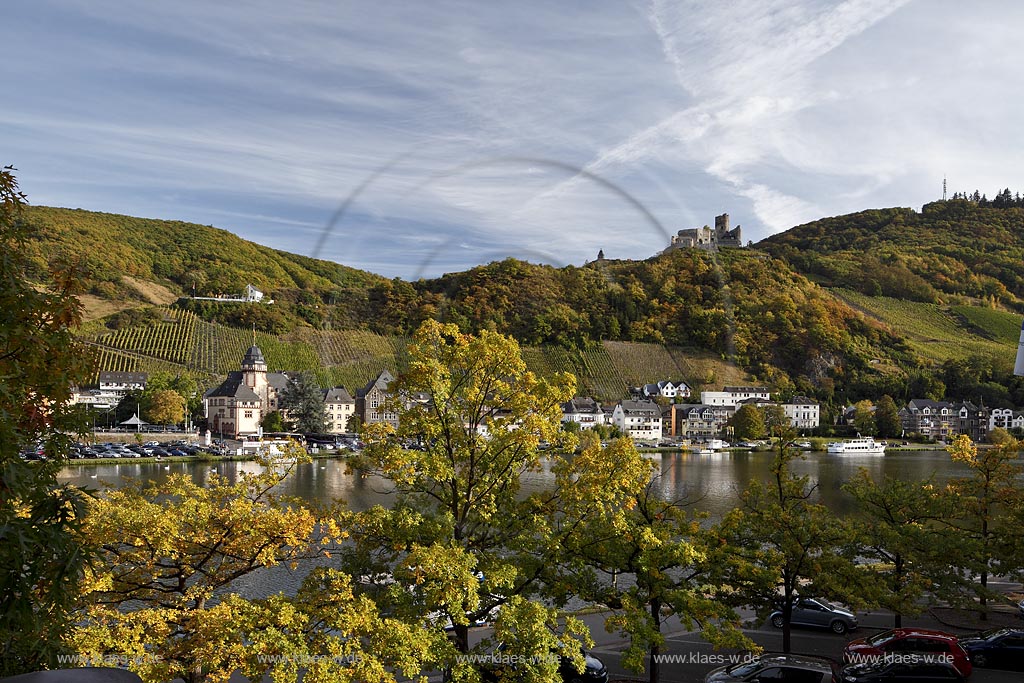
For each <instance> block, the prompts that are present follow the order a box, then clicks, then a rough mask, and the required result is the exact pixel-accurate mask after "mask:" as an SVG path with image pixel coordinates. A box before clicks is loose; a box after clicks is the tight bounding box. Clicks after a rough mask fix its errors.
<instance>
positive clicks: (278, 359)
mask: <svg viewBox="0 0 1024 683" xmlns="http://www.w3.org/2000/svg"><path fill="white" fill-rule="evenodd" d="M25 220H27V221H28V222H29V223H30V224H31V226H32V227H33V228H34V230H35V234H36V240H35V241H34V242H33V244H32V245H31V246H32V249H33V255H34V258H33V264H34V265H33V268H35V269H36V270H38V271H40V272H41V271H42V269H43V268H44V267H45V266H46V263H47V262H48V261H49V260H50V259H51V258H52V257H54V256H63V257H69V258H71V259H77V260H78V262H79V264H80V266H81V267H82V268H83V271H82V272H83V274H84V275H83V277H84V281H85V284H86V285H87V288H88V290H89V292H90V294H89V295H87V297H86V298H85V301H86V303H87V305H88V306H89V307H90V308H91V310H92V311H93V317H94V318H96V319H95V320H94V321H93V322H91V323H90V324H89V325H88V326H87V328H86V330H84V331H83V334H85V335H86V336H87V337H88V339H89V341H90V342H91V343H92V344H93V345H94V348H95V349H96V350H97V353H98V354H99V358H100V360H101V366H102V367H103V368H104V369H129V368H132V369H135V368H138V369H162V370H171V369H175V370H177V371H179V372H188V373H192V374H195V375H196V376H200V377H206V378H209V379H208V381H213V380H214V379H215V378H217V377H219V376H222V375H223V374H224V373H225V372H227V371H229V370H232V369H234V368H235V367H236V365H237V363H238V359H239V358H241V354H242V353H243V352H244V349H245V347H246V346H247V345H248V344H250V343H251V342H252V335H253V330H254V329H255V330H256V335H257V342H258V343H259V344H260V345H261V347H262V348H263V349H264V353H265V354H266V355H267V358H268V361H269V362H270V363H271V365H272V366H273V367H277V368H280V369H292V370H303V369H308V370H312V371H313V372H315V373H316V374H317V375H318V377H319V378H320V381H321V382H322V383H323V384H344V385H345V386H349V387H353V386H358V385H361V384H363V383H365V382H366V381H367V380H368V379H370V378H371V377H372V376H373V375H375V374H376V373H377V372H379V371H380V370H381V369H383V368H385V367H387V368H391V369H401V367H402V363H403V353H404V345H405V341H406V340H407V339H408V338H409V336H410V335H411V334H412V333H413V331H414V330H415V329H416V328H417V327H418V326H419V324H420V323H421V322H422V321H423V320H425V319H428V318H433V319H438V320H442V321H445V322H454V323H456V324H458V325H459V326H460V327H461V328H462V329H464V330H466V331H468V332H478V331H480V330H482V329H494V330H498V331H500V332H503V333H506V334H510V335H512V336H514V337H515V338H516V339H517V340H518V341H519V342H520V344H521V345H522V346H523V347H524V349H525V352H524V353H525V355H526V358H527V360H528V362H529V364H530V366H531V367H532V368H534V369H535V370H536V371H537V372H540V373H542V374H547V373H550V372H554V371H557V370H569V371H572V372H573V373H574V374H576V375H577V376H578V377H579V378H580V391H581V392H582V393H590V394H593V395H595V396H598V397H601V398H606V399H610V398H618V397H621V396H622V395H623V394H624V393H625V391H626V389H627V388H628V387H629V386H631V385H636V384H641V383H644V382H651V381H655V380H658V379H666V378H671V379H683V380H685V381H687V382H689V383H690V384H693V385H707V386H712V385H721V384H724V383H728V382H737V381H757V382H763V383H768V384H771V385H773V386H774V387H776V388H777V389H779V390H781V391H782V392H783V393H784V394H786V393H796V392H799V393H806V394H809V395H813V396H816V397H818V398H819V399H820V400H822V401H824V402H827V403H833V402H834V403H836V404H838V403H841V402H847V401H851V400H856V399H858V398H862V397H876V398H877V396H879V395H881V394H882V393H890V394H893V395H896V396H904V397H905V396H907V395H908V392H910V391H911V386H910V382H911V381H917V380H914V379H913V378H917V377H921V376H922V374H926V375H931V376H932V377H933V378H934V379H935V380H936V381H939V382H941V381H945V380H943V379H942V378H946V379H947V380H950V381H949V382H947V385H948V386H957V387H961V388H963V390H964V391H973V390H974V386H975V385H973V384H971V383H970V382H967V381H964V380H963V377H962V376H961V375H962V374H963V373H959V374H957V373H953V377H952V379H950V377H951V375H950V373H951V372H952V371H951V370H950V368H949V366H950V364H951V363H954V364H955V363H959V362H961V361H964V362H966V360H968V359H973V358H976V357H984V358H987V359H988V360H987V361H985V362H984V363H979V362H976V361H974V360H972V361H971V362H972V366H971V367H972V368H974V369H972V370H971V372H974V373H975V374H976V375H977V378H976V379H977V383H987V384H990V385H994V384H999V383H1002V384H1004V385H1009V384H1010V383H1011V382H1012V381H1013V380H1011V379H1010V378H1009V377H1008V371H1007V370H1005V365H1006V363H1005V359H1006V358H1008V357H1009V358H1012V355H1009V354H1012V351H1013V345H1014V343H1015V339H1016V332H1017V330H1018V329H1019V328H1018V325H1017V322H1016V320H1015V314H1014V313H1013V312H1012V311H1016V310H1022V311H1024V276H1022V275H1020V274H1019V267H1018V264H1019V263H1020V262H1021V258H1024V241H1022V234H1024V209H1022V208H1015V207H1010V208H1006V207H1004V208H993V207H988V206H978V205H977V204H975V203H973V202H970V201H967V200H960V199H958V200H955V201H950V202H945V203H941V202H940V203H936V204H930V205H927V206H926V207H924V210H923V211H922V212H920V213H917V212H914V211H911V210H909V209H884V210H875V211H864V212H860V213H857V214H851V215H849V216H840V217H834V218H827V219H822V220H820V221H815V222H813V223H809V224H807V225H803V226H798V227H797V228H794V229H792V230H790V231H788V232H787V233H784V234H781V235H776V236H774V237H772V238H770V239H768V240H765V241H764V242H762V243H761V244H760V245H758V248H755V249H742V250H735V249H733V250H723V251H721V252H718V253H708V252H704V251H700V250H676V251H673V252H670V253H668V254H663V255H659V256H656V257H653V258H650V259H647V260H645V261H616V260H605V259H602V260H599V261H594V262H591V263H588V264H586V265H584V266H582V267H575V266H567V267H565V268H553V267H550V266H544V265H535V264H530V263H526V262H523V261H518V260H515V259H506V260H504V261H500V262H494V263H490V264H487V265H482V266H478V267H475V268H471V269H469V270H467V271H464V272H461V273H452V274H447V275H444V276H442V277H439V278H435V279H430V280H419V281H417V282H404V281H402V280H400V279H385V278H382V277H378V276H376V275H372V274H369V273H365V272H361V271H358V270H354V269H351V268H346V267H344V266H341V265H338V264H334V263H329V262H325V261H317V260H315V259H309V258H306V257H302V256H297V255H294V254H287V253H284V252H280V251H276V250H273V249H269V248H266V247H262V246H260V245H256V244H252V243H250V242H246V241H245V240H242V239H240V238H238V237H236V236H234V235H231V234H230V233H227V232H224V231H222V230H218V229H216V228H212V227H209V226H201V225H194V224H186V223H179V222H175V221H160V220H150V219H137V218H131V217H127V216H116V215H109V214H99V213H91V212H86V211H78V210H69V209H52V208H46V207H32V208H30V209H29V210H28V211H27V212H26V218H25ZM97 245H102V247H103V248H96V247H97ZM248 283H252V284H253V285H255V286H257V287H259V288H260V289H261V290H263V291H264V292H265V293H266V294H267V295H268V297H270V298H273V299H274V304H273V305H266V304H259V305H246V304H238V303H217V302H209V301H197V300H190V299H187V298H185V299H179V298H178V297H180V296H181V295H182V294H185V293H186V292H191V291H193V288H194V291H195V292H196V293H197V294H215V293H220V292H227V293H240V292H241V291H242V289H243V288H244V287H245V285H246V284H248ZM154 304H158V305H156V306H154ZM977 368H982V369H980V370H977ZM985 368H988V369H985ZM954 380H955V381H954ZM1014 390H1015V391H1016V388H1014ZM1021 390H1022V392H1024V388H1022V389H1021ZM1003 391H1004V392H1005V391H1006V389H1005V388H1004V389H1003ZM990 393H991V392H990Z"/></svg>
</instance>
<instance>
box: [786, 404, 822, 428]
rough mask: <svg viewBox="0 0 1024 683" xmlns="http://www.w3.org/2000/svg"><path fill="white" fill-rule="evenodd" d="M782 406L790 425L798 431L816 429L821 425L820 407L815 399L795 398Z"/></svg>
mask: <svg viewBox="0 0 1024 683" xmlns="http://www.w3.org/2000/svg"><path fill="white" fill-rule="evenodd" d="M781 405H782V410H784V411H785V413H786V417H788V418H789V423H790V425H792V426H793V427H795V428H797V429H814V428H815V427H817V426H818V425H819V424H820V418H821V410H820V406H818V402H817V401H815V400H814V399H813V398H808V397H806V396H794V397H793V398H792V399H790V400H788V401H786V402H785V403H783V404H781Z"/></svg>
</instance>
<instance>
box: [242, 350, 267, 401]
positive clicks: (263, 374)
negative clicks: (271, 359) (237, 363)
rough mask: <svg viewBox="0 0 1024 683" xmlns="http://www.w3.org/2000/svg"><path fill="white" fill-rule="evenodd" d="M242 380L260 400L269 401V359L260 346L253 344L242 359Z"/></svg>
mask: <svg viewBox="0 0 1024 683" xmlns="http://www.w3.org/2000/svg"><path fill="white" fill-rule="evenodd" d="M242 382H243V383H244V384H245V386H247V387H249V388H250V389H252V390H253V391H254V392H255V393H256V395H257V396H259V397H260V400H261V401H263V402H264V404H265V403H266V401H267V361H265V360H264V359H263V352H262V351H260V347H258V346H256V345H255V344H253V345H252V346H250V347H249V350H248V351H246V352H245V358H243V359H242Z"/></svg>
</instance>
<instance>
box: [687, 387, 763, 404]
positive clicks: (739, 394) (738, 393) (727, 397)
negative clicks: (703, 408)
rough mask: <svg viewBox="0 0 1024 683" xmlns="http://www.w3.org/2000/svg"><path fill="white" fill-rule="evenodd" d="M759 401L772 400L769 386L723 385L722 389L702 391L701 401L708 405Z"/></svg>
mask: <svg viewBox="0 0 1024 683" xmlns="http://www.w3.org/2000/svg"><path fill="white" fill-rule="evenodd" d="M751 398H752V399H756V400H758V401H770V400H771V392H770V391H769V390H768V387H722V391H702V392H700V402H701V403H702V404H704V405H708V406H732V407H735V406H737V405H739V403H740V402H741V401H745V400H747V399H751Z"/></svg>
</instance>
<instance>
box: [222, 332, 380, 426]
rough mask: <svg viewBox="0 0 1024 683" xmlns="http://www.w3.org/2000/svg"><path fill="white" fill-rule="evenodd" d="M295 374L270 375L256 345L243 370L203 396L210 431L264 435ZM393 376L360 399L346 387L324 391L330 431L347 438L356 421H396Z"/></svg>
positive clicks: (363, 392)
mask: <svg viewBox="0 0 1024 683" xmlns="http://www.w3.org/2000/svg"><path fill="white" fill-rule="evenodd" d="M294 374H295V373H288V372H268V371H267V362H266V360H265V359H264V357H263V352H262V351H261V350H260V348H259V347H258V346H256V345H255V344H253V345H252V346H251V347H249V350H248V351H246V352H245V356H244V357H243V358H242V364H241V368H240V369H239V370H238V371H235V372H230V373H228V376H227V378H226V379H225V380H224V381H223V382H221V384H220V385H219V386H217V387H215V388H213V389H211V390H210V391H208V392H206V394H204V395H203V413H204V415H205V417H206V424H207V426H208V428H209V429H210V431H211V432H212V433H214V434H219V435H222V436H224V437H228V438H234V439H241V438H245V437H249V436H255V435H258V434H260V433H261V429H260V424H261V423H262V421H263V418H264V417H266V416H267V415H268V414H270V413H271V412H274V411H278V410H280V409H281V406H280V397H281V394H282V392H284V390H285V388H286V387H287V386H288V383H289V382H290V381H291V380H292V376H293V375H294ZM394 379H395V378H394V377H393V376H392V375H391V373H390V372H388V371H387V370H384V371H382V372H381V373H380V374H379V375H377V377H375V378H374V379H373V380H371V381H370V382H369V383H367V385H366V386H365V387H362V388H361V389H358V390H357V391H356V395H355V396H352V394H351V393H350V392H349V391H348V390H347V389H346V388H345V387H341V386H338V387H330V388H327V389H322V390H321V396H322V398H323V401H324V414H325V417H326V428H327V432H328V433H332V434H343V433H346V432H349V431H352V430H353V429H354V423H353V418H355V417H358V418H359V420H360V421H361V422H362V423H363V424H373V423H376V422H391V423H393V424H396V423H397V420H398V416H397V415H395V414H394V413H390V412H387V411H385V410H384V401H385V399H386V398H387V397H388V385H389V384H390V383H391V382H393V381H394Z"/></svg>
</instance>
